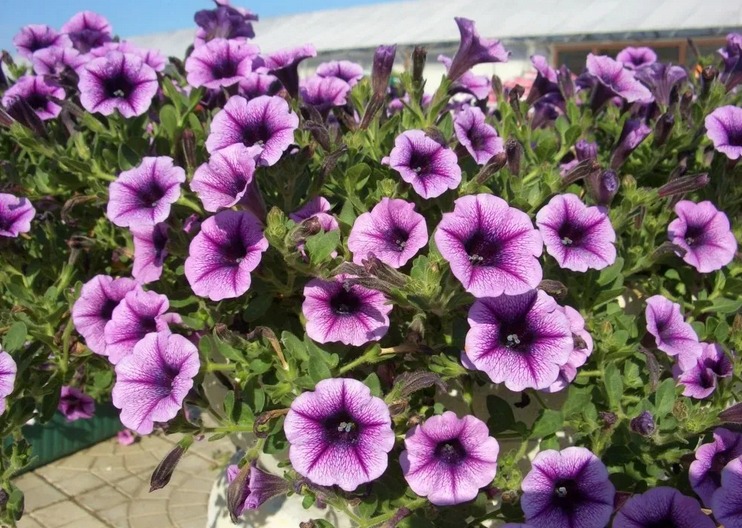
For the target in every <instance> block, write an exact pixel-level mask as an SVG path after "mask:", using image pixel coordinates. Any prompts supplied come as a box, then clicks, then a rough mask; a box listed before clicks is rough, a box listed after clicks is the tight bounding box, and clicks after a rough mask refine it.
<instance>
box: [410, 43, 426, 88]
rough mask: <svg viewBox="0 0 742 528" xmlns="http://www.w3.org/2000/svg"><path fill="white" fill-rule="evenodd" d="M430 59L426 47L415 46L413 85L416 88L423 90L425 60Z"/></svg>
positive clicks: (413, 53)
mask: <svg viewBox="0 0 742 528" xmlns="http://www.w3.org/2000/svg"><path fill="white" fill-rule="evenodd" d="M427 57H428V50H427V49H426V48H425V46H415V49H414V50H413V51H412V84H413V86H415V87H420V88H422V83H423V80H424V79H423V69H424V68H425V59H426V58H427Z"/></svg>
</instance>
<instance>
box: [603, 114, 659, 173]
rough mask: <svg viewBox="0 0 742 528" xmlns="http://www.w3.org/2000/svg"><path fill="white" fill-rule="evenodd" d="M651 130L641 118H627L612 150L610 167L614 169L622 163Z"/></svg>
mask: <svg viewBox="0 0 742 528" xmlns="http://www.w3.org/2000/svg"><path fill="white" fill-rule="evenodd" d="M651 131H652V129H651V128H649V127H648V126H647V125H645V124H644V122H643V121H642V120H641V119H629V120H628V121H626V122H625V123H624V125H623V130H621V137H620V138H619V139H618V145H616V148H615V149H614V150H613V156H612V157H611V169H613V170H616V169H618V168H619V167H620V166H621V165H623V163H624V161H626V158H628V157H629V155H630V154H631V153H632V152H634V150H636V148H637V147H638V146H639V145H640V144H641V143H642V142H643V141H644V140H645V139H647V136H648V135H649V133H650V132H651Z"/></svg>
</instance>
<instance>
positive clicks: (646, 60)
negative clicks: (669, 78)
mask: <svg viewBox="0 0 742 528" xmlns="http://www.w3.org/2000/svg"><path fill="white" fill-rule="evenodd" d="M616 60H617V61H618V62H620V63H621V64H623V66H624V68H628V69H629V70H638V69H639V68H641V67H642V66H648V65H650V64H654V63H655V62H657V54H656V53H655V52H654V50H653V49H652V48H646V47H638V48H634V47H632V46H628V47H626V48H624V49H622V50H621V51H619V52H618V55H616Z"/></svg>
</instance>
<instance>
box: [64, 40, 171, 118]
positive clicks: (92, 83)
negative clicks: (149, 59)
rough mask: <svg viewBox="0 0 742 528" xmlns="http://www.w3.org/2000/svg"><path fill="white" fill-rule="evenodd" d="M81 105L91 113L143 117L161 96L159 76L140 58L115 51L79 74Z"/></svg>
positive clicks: (92, 62) (88, 65)
mask: <svg viewBox="0 0 742 528" xmlns="http://www.w3.org/2000/svg"><path fill="white" fill-rule="evenodd" d="M79 75H80V82H79V83H78V87H79V89H80V103H81V104H82V106H83V108H85V110H87V111H88V112H98V113H101V114H103V115H106V116H107V115H111V114H113V113H114V112H115V111H116V110H118V111H119V112H121V115H122V116H124V117H134V116H138V115H142V114H143V113H144V112H146V111H147V110H148V109H149V107H150V105H151V104H152V99H153V98H154V96H155V94H157V73H155V70H154V69H153V68H152V67H151V66H149V65H147V64H146V63H145V62H144V61H143V60H142V59H141V58H140V57H138V56H136V55H133V54H129V53H121V52H118V51H112V52H110V53H108V54H107V55H106V56H104V57H99V58H97V59H93V60H92V61H90V62H88V63H87V64H86V65H85V66H84V67H83V68H80V70H79Z"/></svg>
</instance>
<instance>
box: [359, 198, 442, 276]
mask: <svg viewBox="0 0 742 528" xmlns="http://www.w3.org/2000/svg"><path fill="white" fill-rule="evenodd" d="M427 243H428V228H427V226H426V225H425V218H424V217H423V215H421V214H420V213H417V212H415V204H413V203H410V202H406V201H404V200H399V199H391V198H386V197H385V198H382V199H381V202H379V203H378V204H377V205H376V206H375V207H374V208H373V209H372V210H371V211H370V212H368V213H363V214H362V215H360V216H359V217H358V218H356V221H355V222H354V223H353V228H352V229H351V230H350V236H349V237H348V249H349V250H350V251H351V252H352V253H353V262H355V263H356V264H362V263H363V261H364V260H365V259H366V258H368V257H369V256H370V255H372V254H373V255H375V256H376V257H377V258H378V259H379V260H381V261H382V262H384V263H385V264H388V265H389V266H391V267H393V268H400V267H402V266H404V265H405V264H406V263H407V261H408V260H410V259H411V258H412V257H414V256H415V255H417V252H418V251H420V250H421V249H422V248H424V247H425V245H426V244H427Z"/></svg>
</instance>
